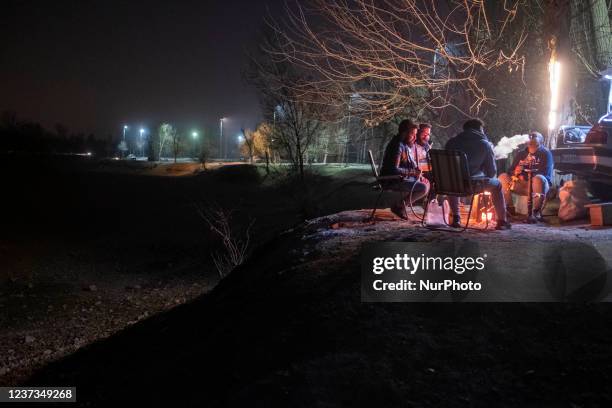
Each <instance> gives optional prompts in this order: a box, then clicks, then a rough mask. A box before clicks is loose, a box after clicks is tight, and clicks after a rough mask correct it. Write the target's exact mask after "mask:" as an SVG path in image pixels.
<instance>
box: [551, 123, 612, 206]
mask: <svg viewBox="0 0 612 408" xmlns="http://www.w3.org/2000/svg"><path fill="white" fill-rule="evenodd" d="M569 128H572V127H565V129H564V126H562V127H561V129H560V130H559V133H560V134H561V133H562V134H563V137H562V140H559V139H557V143H558V146H559V145H560V146H561V147H558V148H556V149H553V151H552V154H553V157H554V160H555V169H556V170H557V172H558V173H559V174H561V175H564V174H573V175H575V176H577V177H580V178H583V179H585V180H587V181H588V182H589V184H590V185H591V189H592V192H593V194H594V195H595V196H597V197H599V198H602V199H612V112H611V113H608V114H607V115H605V116H603V117H602V118H601V119H600V120H599V121H598V123H597V124H596V125H594V126H593V127H592V128H590V129H589V131H588V132H587V133H586V135H585V136H584V141H581V139H582V136H581V135H580V132H581V131H582V130H581V129H578V130H576V129H574V130H573V131H570V130H569ZM573 128H583V127H573ZM559 142H561V143H559Z"/></svg>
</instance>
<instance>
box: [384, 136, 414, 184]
mask: <svg viewBox="0 0 612 408" xmlns="http://www.w3.org/2000/svg"><path fill="white" fill-rule="evenodd" d="M408 150H409V148H408V146H407V145H406V144H405V143H402V142H400V140H399V136H398V135H396V136H394V137H393V139H391V140H390V141H389V143H388V144H387V147H386V148H385V155H384V156H383V162H382V167H381V169H380V175H381V176H397V175H400V176H408V175H410V172H413V171H414V170H415V169H416V168H417V166H416V163H415V162H414V161H413V160H412V159H411V157H410V154H409V151H408Z"/></svg>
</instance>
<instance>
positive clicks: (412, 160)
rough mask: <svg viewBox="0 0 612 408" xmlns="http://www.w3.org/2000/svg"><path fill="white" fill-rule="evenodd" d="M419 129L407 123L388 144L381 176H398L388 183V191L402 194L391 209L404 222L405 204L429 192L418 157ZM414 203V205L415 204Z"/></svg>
mask: <svg viewBox="0 0 612 408" xmlns="http://www.w3.org/2000/svg"><path fill="white" fill-rule="evenodd" d="M417 129H418V127H417V126H416V125H415V124H414V123H412V121H410V120H403V121H402V122H401V123H400V125H399V128H398V133H397V135H395V136H394V137H393V138H392V139H391V140H390V141H389V143H388V144H387V146H386V148H385V154H384V156H383V162H382V168H381V171H380V173H381V176H383V177H385V176H397V179H394V180H388V181H384V184H385V188H388V189H390V190H395V191H400V192H402V199H401V200H399V202H397V203H396V204H394V205H393V206H392V207H391V211H392V212H393V213H394V214H395V215H397V216H398V217H400V218H402V219H407V218H408V216H407V212H406V208H405V206H404V204H403V202H405V201H407V200H409V199H410V198H412V202H415V201H418V200H420V199H421V198H423V197H425V196H426V195H427V193H428V192H429V182H428V181H427V180H426V179H424V178H422V177H421V176H420V175H421V171H420V170H419V167H418V163H417V158H416V157H415V155H414V147H415V146H416V144H415V143H416V134H417ZM411 204H412V203H411Z"/></svg>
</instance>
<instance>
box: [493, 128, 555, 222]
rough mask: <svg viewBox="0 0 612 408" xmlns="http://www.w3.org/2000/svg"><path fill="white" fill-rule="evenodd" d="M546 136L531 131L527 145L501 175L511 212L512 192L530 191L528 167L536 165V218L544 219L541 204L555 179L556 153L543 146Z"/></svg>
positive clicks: (534, 179) (523, 193) (534, 199)
mask: <svg viewBox="0 0 612 408" xmlns="http://www.w3.org/2000/svg"><path fill="white" fill-rule="evenodd" d="M543 143H544V137H543V136H542V134H541V133H539V132H531V133H530V134H529V141H528V143H527V147H526V148H525V149H524V150H522V151H520V152H519V153H518V154H517V155H516V157H515V158H514V160H513V161H512V164H511V165H510V167H509V168H508V173H502V174H500V175H499V180H500V181H501V183H502V187H503V192H504V197H505V200H506V204H507V205H508V212H509V213H510V214H515V212H516V211H515V209H514V206H513V205H512V195H511V193H515V194H518V195H523V196H526V195H527V194H528V191H529V186H528V183H529V181H528V180H529V178H528V176H527V174H526V173H525V169H526V168H528V167H531V168H532V169H533V173H532V179H531V186H532V192H533V218H534V220H537V221H542V206H543V205H544V201H545V197H546V194H547V193H548V190H550V186H551V185H552V179H553V168H554V161H553V155H552V153H551V152H550V150H548V149H547V148H545V147H544V146H543Z"/></svg>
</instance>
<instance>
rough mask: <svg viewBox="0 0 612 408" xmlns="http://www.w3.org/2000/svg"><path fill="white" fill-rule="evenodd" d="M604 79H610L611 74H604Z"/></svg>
mask: <svg viewBox="0 0 612 408" xmlns="http://www.w3.org/2000/svg"><path fill="white" fill-rule="evenodd" d="M604 78H605V79H609V80H610V81H612V75H604Z"/></svg>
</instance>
